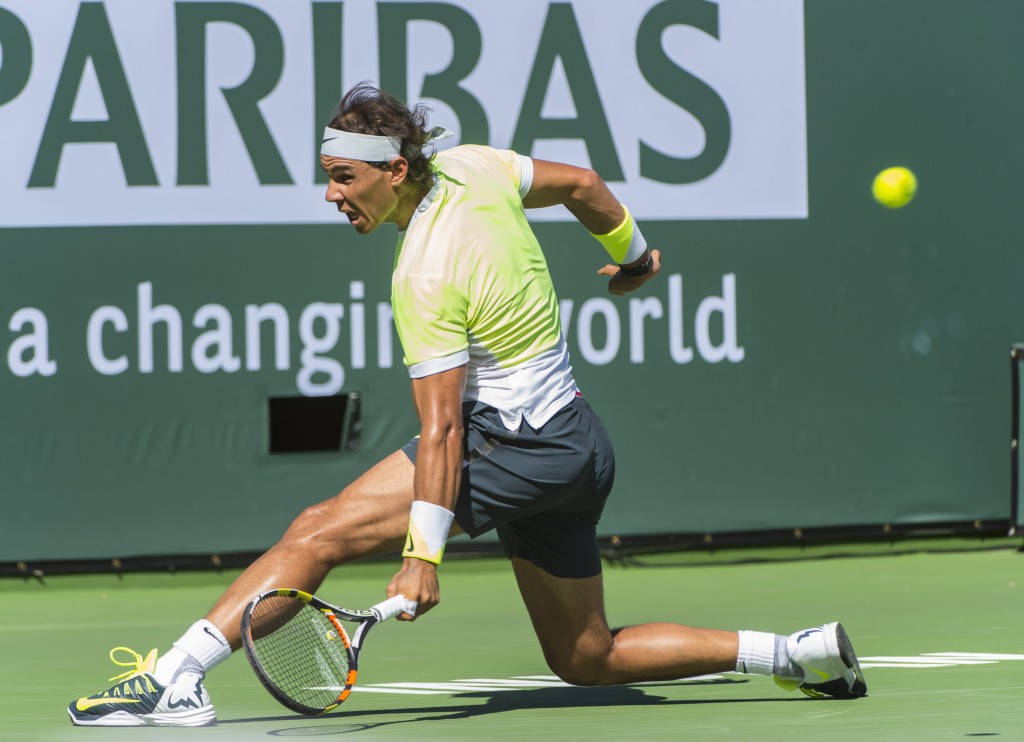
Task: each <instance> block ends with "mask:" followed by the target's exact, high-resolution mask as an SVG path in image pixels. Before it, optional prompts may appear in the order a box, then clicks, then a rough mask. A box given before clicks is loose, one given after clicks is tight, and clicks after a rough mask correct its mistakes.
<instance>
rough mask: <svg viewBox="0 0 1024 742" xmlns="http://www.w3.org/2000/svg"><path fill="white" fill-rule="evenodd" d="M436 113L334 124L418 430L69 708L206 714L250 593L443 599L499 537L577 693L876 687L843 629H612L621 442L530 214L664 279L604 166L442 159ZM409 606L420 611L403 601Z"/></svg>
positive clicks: (846, 692)
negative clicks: (558, 211)
mask: <svg viewBox="0 0 1024 742" xmlns="http://www.w3.org/2000/svg"><path fill="white" fill-rule="evenodd" d="M448 134H450V132H446V131H444V130H442V129H438V128H435V129H433V130H430V131H427V130H426V115H425V110H424V109H423V108H422V107H419V108H417V109H415V110H413V111H410V110H409V109H408V108H406V107H405V106H404V105H403V104H402V103H400V102H399V101H397V100H396V99H394V98H392V97H391V96H389V95H387V94H385V93H382V92H381V91H379V90H377V89H375V88H373V87H370V86H367V85H361V86H357V87H356V88H353V89H352V90H351V91H349V92H348V93H347V94H346V96H345V97H344V99H343V100H342V102H341V104H340V105H339V106H338V109H337V111H336V112H335V116H334V117H333V119H332V120H331V122H330V125H329V126H328V127H327V129H326V130H325V133H324V141H323V146H322V149H321V159H320V163H321V167H322V168H323V169H324V170H325V171H326V172H327V173H328V175H329V176H330V183H329V185H328V186H327V194H326V198H327V201H329V202H330V203H332V204H334V205H335V206H336V207H337V209H338V211H339V212H340V213H341V214H342V215H344V216H345V217H346V218H347V219H348V220H349V222H350V223H351V224H352V225H353V226H354V227H355V229H356V231H357V232H358V233H360V234H368V233H369V232H372V231H373V230H375V229H377V228H378V227H379V226H381V225H382V224H395V225H397V227H398V230H399V240H398V247H397V250H396V257H395V268H394V273H393V276H392V307H393V312H394V317H395V324H396V326H397V328H398V332H399V335H400V337H401V341H402V347H403V349H404V352H405V362H406V364H407V366H408V369H409V374H410V376H411V378H412V397H413V403H414V405H415V408H416V412H417V414H418V417H419V420H420V434H419V435H418V436H417V437H416V438H414V439H413V440H412V441H411V442H410V443H409V444H408V445H407V446H405V447H404V448H403V449H402V450H401V451H397V452H395V453H393V454H391V455H390V456H388V457H387V458H385V459H384V460H383V461H381V462H380V463H378V464H377V465H376V466H374V467H373V468H371V469H370V470H369V471H367V472H366V473H365V474H363V475H362V476H361V477H360V478H359V479H357V480H356V481H355V482H353V483H352V484H350V485H349V486H348V487H346V488H345V489H344V490H343V491H342V492H341V493H340V494H339V495H337V496H336V497H334V498H332V499H330V500H327V501H325V502H323V503H320V504H318V505H314V506H312V507H310V508H308V509H307V510H305V511H304V512H303V513H301V514H300V515H299V516H298V517H297V518H296V519H295V521H294V522H293V523H292V525H291V526H290V527H289V528H288V530H287V531H286V533H285V534H284V536H283V537H282V538H281V540H280V541H279V542H278V543H277V544H276V545H275V546H273V547H272V548H271V549H270V550H269V551H267V553H266V554H264V555H263V556H262V557H260V559H258V560H257V561H256V562H255V563H253V564H252V565H251V566H250V567H249V568H248V569H247V570H246V571H245V572H244V573H242V575H240V576H239V577H238V579H237V580H236V581H235V582H234V583H233V584H232V585H231V586H230V587H229V588H228V589H227V591H226V592H225V593H224V595H223V596H221V598H220V599H219V600H218V602H217V603H216V604H215V605H214V606H213V608H212V609H211V610H210V612H209V613H208V614H207V616H206V617H205V618H203V619H201V620H199V621H197V622H196V623H195V624H194V625H193V626H192V627H191V628H189V629H188V630H187V631H186V632H185V634H184V635H183V636H182V637H181V639H179V640H178V641H177V642H175V643H174V645H173V647H172V648H171V649H170V650H169V651H168V652H167V653H166V654H164V655H163V656H160V657H158V655H157V652H156V650H153V651H152V652H151V653H150V654H149V655H148V656H147V657H145V658H143V657H142V656H140V655H138V654H135V653H134V652H131V651H130V650H124V649H123V648H120V649H122V651H123V652H129V653H130V654H129V655H128V661H122V660H118V659H117V658H116V656H115V655H114V653H113V652H112V659H115V661H116V662H118V664H123V665H124V666H126V667H129V668H130V669H129V671H128V672H126V673H125V674H124V675H123V676H119V677H118V678H114V679H112V680H115V679H116V680H118V682H117V684H116V685H114V686H113V687H111V688H110V689H108V690H106V691H103V692H101V693H98V694H96V695H94V696H88V697H83V698H80V699H78V700H77V701H73V702H72V703H71V704H70V706H69V707H68V713H69V714H70V716H71V720H72V722H73V723H74V724H79V725H95V726H130V725H157V726H163V725H166V726H200V725H204V724H210V723H213V721H214V719H215V714H214V710H213V706H212V704H211V703H210V698H209V694H208V693H207V691H206V689H205V687H204V684H203V681H204V678H205V675H206V672H208V671H209V670H210V669H212V668H213V667H214V666H216V665H217V664H219V663H220V662H222V661H224V660H225V659H227V658H228V657H229V656H230V655H231V652H232V651H233V650H235V649H237V648H238V647H239V646H240V644H241V639H240V628H239V621H240V617H241V614H242V611H243V609H244V607H245V605H246V604H247V603H248V602H249V601H250V600H251V599H252V598H253V597H254V596H255V595H257V594H258V593H261V592H263V591H265V590H269V589H271V588H277V587H290V588H298V589H300V590H304V591H307V592H315V591H316V589H317V587H318V586H319V585H320V583H321V582H322V581H323V579H324V577H326V575H327V573H328V572H329V571H330V570H331V569H332V568H333V567H335V566H337V565H339V564H343V563H345V562H349V561H353V560H355V559H359V558H361V557H364V556H367V555H370V554H377V553H382V552H389V551H396V550H398V549H403V547H404V549H403V551H402V556H403V560H402V566H401V568H400V569H399V571H398V572H397V574H396V575H395V576H394V578H393V579H392V580H391V583H390V584H389V585H388V588H387V594H388V596H394V595H399V594H401V595H404V596H405V597H406V598H408V599H410V600H412V601H414V602H415V603H416V604H417V609H416V615H422V614H424V613H426V612H427V611H429V610H430V609H431V608H433V607H434V606H435V605H437V603H438V601H439V599H440V592H439V586H438V579H437V569H438V566H439V565H440V563H441V558H442V555H443V553H444V546H445V542H446V540H447V538H448V537H449V536H450V535H452V534H456V533H467V534H469V535H470V536H471V537H476V536H478V535H480V534H482V533H485V532H487V531H490V530H492V529H494V530H496V532H497V535H498V537H499V539H500V541H501V544H502V546H503V547H504V550H505V552H506V554H507V555H508V557H509V559H510V560H511V562H512V568H513V571H514V573H515V576H516V580H517V583H518V585H519V590H520V593H521V594H522V597H523V600H524V602H525V604H526V607H527V610H528V612H529V614H530V616H531V619H532V622H533V626H534V629H535V631H536V632H537V637H538V639H539V640H540V644H541V647H542V649H543V651H544V656H545V658H546V660H547V662H548V665H549V666H550V667H551V669H552V670H553V671H554V672H555V673H556V674H557V675H558V676H559V677H561V678H562V679H564V680H565V681H566V682H569V683H573V684H576V685H613V684H622V683H634V682H641V681H650V680H669V679H678V678H684V677H690V676H695V675H703V674H707V673H717V672H726V671H737V672H748V673H756V674H763V675H773V676H775V679H776V681H777V682H778V683H779V684H780V685H781V686H783V687H784V688H787V689H789V690H795V689H797V688H800V689H801V690H803V691H804V692H805V693H807V694H808V695H810V696H813V697H822V696H833V697H839V698H857V697H861V696H864V695H866V693H867V686H866V684H865V682H864V679H863V675H862V673H861V671H860V667H859V665H858V663H857V659H856V655H855V654H854V652H853V648H852V646H851V645H850V642H849V639H848V637H847V636H846V633H845V631H844V630H843V628H842V626H841V625H839V624H837V623H830V624H825V625H823V626H819V627H815V628H811V629H807V630H805V631H801V632H797V633H794V634H792V635H790V636H781V635H775V634H769V633H763V632H756V631H740V632H731V631H718V630H712V629H698V628H691V627H687V626H683V625H680V624H671V623H658V624H642V625H637V626H630V627H626V628H622V629H616V630H614V631H613V630H611V629H610V628H609V626H608V623H607V621H606V618H605V612H604V605H603V587H602V578H601V560H600V554H599V551H598V545H597V538H596V527H597V522H598V520H599V518H600V515H601V511H602V509H603V506H604V502H605V499H606V498H607V497H608V495H609V492H610V491H611V487H612V480H613V479H614V474H615V459H614V454H613V452H612V446H611V442H610V440H609V438H608V434H607V432H606V431H605V429H604V426H603V425H602V424H601V421H600V420H599V419H598V417H597V415H596V414H595V413H594V412H593V410H592V409H591V408H590V405H589V404H588V403H587V401H586V400H585V399H584V398H583V397H582V395H581V394H580V391H579V389H577V387H576V383H575V381H574V380H573V376H572V370H571V367H570V365H569V354H568V350H567V348H566V344H565V340H564V339H563V337H562V331H561V324H560V319H559V313H558V302H557V299H556V297H555V292H554V288H553V286H552V282H551V277H550V275H549V273H548V269H547V264H546V262H545V260H544V255H543V253H542V251H541V248H540V245H539V244H538V243H537V240H536V238H535V236H534V234H533V231H532V230H531V228H530V225H529V223H528V221H527V218H526V213H525V209H528V208H538V207H547V206H553V205H556V204H562V205H564V206H565V207H566V208H567V209H568V210H569V211H570V212H571V213H572V214H573V216H574V217H576V219H577V220H578V221H579V222H580V223H581V224H582V225H583V227H585V228H586V229H587V230H588V231H589V232H590V233H591V234H592V235H594V236H595V237H596V239H597V240H598V241H599V242H600V243H602V245H603V246H604V247H605V249H606V250H607V251H608V253H609V254H610V255H611V257H612V259H613V261H614V263H613V264H609V265H606V266H605V267H604V268H602V269H601V270H599V271H598V273H600V274H602V275H604V276H606V277H607V278H608V280H609V283H608V288H609V291H610V292H611V293H613V294H616V295H623V294H625V293H628V292H631V291H634V290H636V289H638V288H640V287H641V286H642V285H643V284H644V283H646V282H647V281H648V280H650V279H652V278H653V277H655V276H656V275H657V274H658V272H659V270H660V254H659V252H658V251H657V250H649V249H648V248H647V245H646V242H645V241H644V238H643V236H642V235H641V233H640V230H639V228H638V227H637V225H636V223H635V222H634V220H633V218H632V216H631V215H630V214H629V211H628V210H627V209H626V208H625V206H623V205H622V204H620V203H619V201H618V200H617V199H616V198H615V197H614V196H613V195H612V193H611V191H610V190H609V189H608V187H607V186H606V185H605V183H604V182H603V181H602V180H601V179H600V178H599V177H598V176H597V174H596V173H594V172H593V171H592V170H588V169H582V168H577V167H573V166H570V165H565V164H560V163H554V162H546V161H542V160H533V159H531V158H529V157H525V156H523V155H519V154H516V153H514V152H511V151H507V150H496V149H493V148H490V147H484V146H474V145H462V146H457V147H453V148H451V149H449V150H447V151H444V152H441V153H439V154H436V155H433V156H431V152H430V151H429V150H427V149H426V148H427V147H429V142H430V141H432V140H434V139H437V138H443V137H444V136H447V135H448ZM400 618H403V619H405V620H413V619H414V618H415V616H414V615H412V614H409V613H406V614H403V615H402V616H401V617H400Z"/></svg>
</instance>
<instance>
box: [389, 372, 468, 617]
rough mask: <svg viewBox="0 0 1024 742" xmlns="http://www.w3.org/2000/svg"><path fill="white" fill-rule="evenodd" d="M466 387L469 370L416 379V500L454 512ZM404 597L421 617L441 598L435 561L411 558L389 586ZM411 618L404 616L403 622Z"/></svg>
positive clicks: (414, 486)
mask: <svg viewBox="0 0 1024 742" xmlns="http://www.w3.org/2000/svg"><path fill="white" fill-rule="evenodd" d="M465 388H466V366H465V365H462V366H459V367H458V368H453V369H450V370H448V371H442V372H441V373H438V374H431V375H430V376H424V377H423V378H420V379H413V382H412V398H413V403H414V404H415V405H416V414H417V415H419V418H420V440H419V444H418V445H417V448H416V471H415V473H414V474H413V499H414V500H422V501H424V502H429V503H431V504H433V505H439V506H441V507H443V508H444V509H445V510H454V509H455V500H456V499H457V498H458V496H459V484H460V482H461V480H462V440H463V436H464V432H463V426H462V394H463V392H464V391H465ZM399 594H400V595H404V596H405V597H406V598H408V599H410V600H414V601H416V603H417V604H418V608H417V611H416V615H417V616H422V615H423V614H424V613H426V612H427V611H429V610H430V609H431V608H433V607H434V606H435V605H437V604H438V603H439V602H440V600H441V590H440V587H439V585H438V582H437V567H436V566H435V565H434V564H432V563H431V562H427V561H423V560H422V559H417V558H416V557H406V558H405V559H403V560H402V568H401V569H400V570H399V571H398V573H397V574H396V575H395V576H394V577H393V578H392V580H391V583H390V584H389V585H388V597H392V596H395V595H399ZM410 618H411V617H410V616H407V615H406V614H402V616H400V617H399V619H400V620H409V619H410Z"/></svg>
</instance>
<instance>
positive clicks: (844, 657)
mask: <svg viewBox="0 0 1024 742" xmlns="http://www.w3.org/2000/svg"><path fill="white" fill-rule="evenodd" d="M832 625H833V626H835V634H834V641H833V634H832V632H830V631H827V629H828V628H829V626H828V625H826V626H823V627H822V629H823V630H825V641H826V642H827V644H828V645H829V647H828V648H829V650H830V652H836V653H838V655H839V659H840V660H841V661H842V663H843V665H845V666H846V669H847V670H851V671H852V672H853V682H852V683H851V682H849V681H848V679H847V678H846V677H839V678H836V679H835V680H830V681H828V682H827V683H808V684H806V685H801V686H800V690H801V691H803V692H804V693H805V694H806V695H808V696H810V697H811V698H824V697H825V696H831V697H833V698H843V699H851V698H863V697H864V696H866V695H867V694H868V684H867V682H866V681H865V680H864V672H863V670H861V669H860V662H858V661H857V653H856V652H855V651H853V644H852V643H851V642H850V637H849V635H847V633H846V629H844V628H843V625H842V624H841V623H836V624H832Z"/></svg>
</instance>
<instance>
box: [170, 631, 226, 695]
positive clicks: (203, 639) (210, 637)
mask: <svg viewBox="0 0 1024 742" xmlns="http://www.w3.org/2000/svg"><path fill="white" fill-rule="evenodd" d="M230 656H231V646H230V645H229V644H228V640H227V639H225V638H224V635H223V634H222V633H221V632H220V629H218V628H217V627H216V626H214V625H213V624H212V623H210V622H209V621H207V620H206V619H205V618H202V619H200V620H198V621H196V622H195V623H194V624H192V626H191V627H189V630H188V631H186V632H185V633H184V634H183V635H182V637H181V638H180V639H178V641H176V642H174V646H173V647H172V648H171V649H170V650H168V652H167V654H165V655H164V656H162V657H161V658H160V659H159V660H157V663H156V672H155V673H154V677H156V680H157V682H158V683H162V684H164V685H166V684H167V683H169V682H171V681H172V680H174V677H175V675H177V672H178V670H179V669H180V668H181V667H182V666H183V665H184V664H186V662H187V661H188V660H190V659H191V660H192V662H193V663H198V664H199V666H200V667H202V671H203V674H204V675H205V674H206V673H207V672H209V671H210V670H212V669H213V668H214V667H216V666H217V665H219V664H220V663H221V662H223V661H224V660H226V659H227V658H228V657H230Z"/></svg>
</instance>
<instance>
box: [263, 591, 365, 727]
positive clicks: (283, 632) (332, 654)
mask: <svg viewBox="0 0 1024 742" xmlns="http://www.w3.org/2000/svg"><path fill="white" fill-rule="evenodd" d="M250 635H251V637H252V645H253V649H254V651H255V654H256V657H257V659H258V660H259V663H260V664H261V665H262V667H263V671H264V673H266V675H267V677H268V678H269V679H270V680H271V682H273V683H274V684H275V685H276V686H277V687H278V688H279V689H280V690H281V691H282V692H283V693H284V694H285V695H287V696H289V697H290V698H292V699H293V700H295V701H297V702H298V703H300V704H303V705H305V706H309V707H311V708H325V707H327V706H330V705H332V704H333V703H335V702H336V701H337V699H338V696H339V694H340V693H341V692H342V691H343V690H344V689H345V685H346V682H347V678H348V672H349V654H348V649H347V646H348V637H347V635H346V634H345V631H344V629H342V628H341V627H340V625H335V623H334V622H332V621H331V619H330V618H329V617H328V616H327V615H325V614H324V613H323V612H321V611H320V610H318V609H316V608H313V607H312V606H310V605H309V604H307V603H303V602H301V601H299V600H296V599H293V598H289V597H285V596H279V595H275V596H271V597H267V598H264V599H263V600H261V601H259V603H257V604H256V606H255V607H254V608H253V611H252V616H251V618H250Z"/></svg>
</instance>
